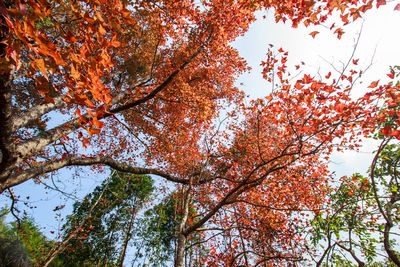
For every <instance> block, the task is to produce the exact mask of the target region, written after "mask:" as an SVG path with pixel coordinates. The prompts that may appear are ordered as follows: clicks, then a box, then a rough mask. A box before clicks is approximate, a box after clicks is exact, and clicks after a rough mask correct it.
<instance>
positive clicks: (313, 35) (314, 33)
mask: <svg viewBox="0 0 400 267" xmlns="http://www.w3.org/2000/svg"><path fill="white" fill-rule="evenodd" d="M318 33H319V32H318V31H313V32H312V33H310V35H311V36H312V38H315V35H317V34H318Z"/></svg>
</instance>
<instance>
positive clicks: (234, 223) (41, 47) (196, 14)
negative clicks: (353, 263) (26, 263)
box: [0, 0, 400, 266]
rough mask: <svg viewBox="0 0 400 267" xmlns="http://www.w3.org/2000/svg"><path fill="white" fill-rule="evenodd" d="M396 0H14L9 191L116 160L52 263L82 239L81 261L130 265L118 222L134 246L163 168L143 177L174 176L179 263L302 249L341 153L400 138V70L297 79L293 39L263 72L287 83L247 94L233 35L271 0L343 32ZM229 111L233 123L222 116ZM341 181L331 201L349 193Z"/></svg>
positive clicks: (4, 47) (4, 32)
mask: <svg viewBox="0 0 400 267" xmlns="http://www.w3.org/2000/svg"><path fill="white" fill-rule="evenodd" d="M383 4H385V1H382V0H378V1H376V2H375V1H372V0H361V1H355V0H340V1H337V0H322V1H318V2H316V1H297V0H293V1H278V0H272V1H250V0H229V1H226V0H212V1H190V0H183V1H134V0H112V1H104V0H86V1H64V0H56V1H47V0H36V1H34V0H27V1H22V0H15V1H1V2H0V16H1V31H0V58H1V64H0V152H1V153H0V193H3V192H4V191H5V190H7V191H8V192H9V194H10V195H11V196H12V197H13V198H14V195H13V194H12V190H11V189H10V188H12V187H13V186H16V185H19V184H21V183H24V182H26V181H28V180H31V179H35V180H36V181H38V182H40V181H41V180H44V179H46V178H47V177H48V175H49V174H53V173H56V172H57V171H58V170H60V169H62V168H65V167H72V166H91V169H92V170H93V171H95V172H96V171H99V170H101V169H102V168H104V166H109V167H111V168H113V169H114V170H115V171H114V172H113V174H112V175H111V176H110V180H107V181H106V182H104V183H103V184H102V185H101V186H100V187H98V188H96V190H95V191H94V192H93V193H92V194H91V195H88V196H87V197H86V198H85V199H84V200H83V202H81V203H77V204H76V205H75V209H74V214H73V215H71V217H69V224H66V225H65V229H64V230H65V233H66V235H65V239H64V241H62V242H61V243H60V244H58V245H57V246H54V248H53V249H52V250H51V251H50V253H49V254H48V257H47V258H46V259H45V264H46V265H47V264H48V263H49V262H50V261H51V260H53V259H54V257H55V256H56V254H58V253H59V252H61V248H62V249H64V248H67V247H68V244H67V243H68V242H75V241H76V242H78V243H80V244H74V245H72V249H77V247H82V248H85V249H87V251H85V253H84V256H83V257H82V259H83V260H90V259H88V258H85V257H87V255H89V254H90V255H91V256H93V257H92V258H93V259H96V260H97V262H101V260H99V259H98V258H96V257H97V256H99V257H103V258H102V260H103V261H106V262H108V261H114V262H115V264H120V265H122V263H123V260H124V255H125V252H124V251H125V250H124V249H122V252H121V251H118V253H117V251H116V250H115V248H114V247H115V243H113V242H118V240H119V239H114V238H112V235H113V233H119V237H122V236H124V237H125V239H124V238H122V239H121V240H124V241H123V244H124V245H123V246H122V248H123V247H125V248H126V244H125V242H126V243H128V242H129V240H130V239H131V237H132V235H133V234H134V233H133V232H132V231H133V229H134V226H133V221H134V218H135V216H136V214H137V212H138V210H139V209H140V208H142V206H143V203H145V200H146V199H147V198H148V197H149V195H150V193H151V192H152V190H153V187H152V186H153V185H152V182H151V181H150V180H149V179H150V178H148V177H147V176H139V175H150V174H151V175H154V176H157V177H160V178H161V179H164V180H166V181H169V182H172V183H173V184H174V186H175V188H176V193H175V194H173V198H172V199H173V200H171V203H175V204H174V209H175V210H174V212H171V211H168V212H167V211H165V212H167V213H168V214H169V215H171V214H174V220H175V224H174V225H173V227H172V226H171V227H169V228H171V229H169V230H170V231H172V232H173V238H172V239H168V240H173V241H174V243H175V244H174V245H175V248H174V249H175V251H174V261H175V265H176V266H183V265H184V264H185V261H187V259H188V255H189V254H188V253H189V252H190V251H191V253H192V252H193V251H194V250H195V249H198V251H196V252H193V253H192V254H190V255H197V256H196V257H197V258H196V260H193V261H189V263H188V264H189V265H190V264H192V265H193V264H195V263H196V262H198V261H200V259H201V260H202V261H206V262H207V264H209V265H229V266H233V265H235V266H239V265H262V264H265V265H266V264H267V263H269V262H273V263H282V262H296V261H301V260H303V256H302V255H303V254H304V253H305V251H306V250H307V246H306V242H307V241H306V240H305V239H304V235H303V233H302V232H301V231H300V229H301V228H304V227H306V226H309V220H308V219H307V218H306V216H303V215H304V211H307V212H315V211H318V210H320V209H322V208H323V207H324V204H325V203H326V197H327V195H328V194H330V189H329V186H328V178H329V177H330V175H331V174H330V172H329V170H328V167H327V164H328V159H329V155H330V154H331V153H332V151H333V150H334V149H338V150H343V149H348V148H350V149H352V148H356V147H358V146H359V145H360V142H361V140H360V137H361V136H368V135H370V134H371V133H373V132H374V131H375V130H376V129H378V131H379V130H380V134H381V135H382V136H384V137H387V138H392V139H393V138H397V139H400V130H398V127H399V125H400V121H399V116H398V112H399V111H397V109H396V107H397V105H398V102H399V93H398V92H399V90H398V89H399V85H398V83H396V82H395V81H396V78H397V76H398V73H399V69H398V68H397V69H396V68H393V69H392V71H391V72H390V73H389V74H388V76H389V78H390V79H392V80H393V82H391V83H388V84H386V85H379V81H376V82H373V83H372V84H370V86H369V89H370V90H369V91H368V92H367V93H365V95H363V96H361V97H360V98H353V97H352V96H351V89H352V87H353V84H354V83H353V81H354V80H356V79H357V78H358V77H359V76H360V75H361V71H356V70H354V69H351V68H352V67H353V66H355V65H357V60H354V59H353V60H352V61H351V64H350V65H351V66H350V67H349V68H347V66H346V68H344V69H343V71H342V73H341V74H340V76H339V77H337V78H336V79H334V80H332V79H329V77H330V74H328V75H327V76H325V79H323V77H321V78H318V77H317V76H312V75H310V74H304V75H303V76H301V77H300V76H299V77H298V79H297V80H292V79H290V78H289V73H288V71H287V65H286V62H287V57H288V52H286V51H284V50H283V49H282V48H280V49H279V50H277V51H273V49H272V48H270V49H269V50H268V51H267V59H265V61H262V62H261V65H262V66H263V76H264V78H265V79H266V80H267V81H271V77H272V76H273V77H275V75H276V76H277V77H278V78H277V79H278V81H277V82H278V84H279V88H276V90H274V91H273V92H271V93H270V94H268V95H267V96H266V97H265V98H263V99H257V100H253V101H247V99H246V96H245V95H244V93H243V92H242V91H240V90H239V89H238V88H236V87H235V85H234V84H235V81H236V78H237V77H238V75H240V74H241V73H243V72H245V71H246V70H248V66H247V65H246V62H245V60H244V59H243V58H241V57H240V55H239V53H238V51H237V50H236V49H235V48H234V47H233V46H232V42H233V41H234V40H235V39H236V38H237V37H239V36H241V35H243V34H244V33H245V32H246V31H247V30H248V28H249V25H250V24H251V22H253V21H254V20H255V12H256V11H259V10H265V9H273V10H274V12H275V13H274V14H275V19H276V21H289V22H290V23H291V24H292V26H293V27H297V26H298V25H299V24H304V25H305V26H309V25H319V24H325V23H326V21H327V19H328V18H329V17H330V16H332V14H340V20H341V21H338V22H336V25H335V24H333V25H329V26H328V28H330V30H331V31H332V32H333V34H335V35H337V37H338V38H339V39H340V38H341V36H342V34H343V33H344V30H343V29H342V27H343V25H345V24H348V23H350V22H352V21H354V20H357V19H358V18H360V17H361V16H362V14H363V13H365V12H367V11H368V10H369V9H371V8H373V7H374V6H376V7H379V6H380V5H383ZM316 34H317V32H313V33H312V36H313V37H315V35H316ZM349 62H350V61H349ZM348 65H349V64H348ZM382 99H383V101H381V100H382ZM381 102H384V104H382V103H381ZM221 116H225V117H226V123H224V124H223V125H221V124H218V123H217V118H221ZM378 154H379V153H378ZM375 163H376V161H375ZM123 173H126V174H123ZM371 173H372V174H371V175H372V176H373V173H374V169H373V168H372V170H371ZM378 175H381V174H378ZM117 176H118V177H119V178H118V177H117ZM121 177H124V178H123V179H122V178H121ZM137 177H139V178H137ZM140 177H142V178H140ZM354 177H357V176H354ZM136 178H137V179H138V180H137V181H135V179H136ZM65 179H68V178H65ZM360 179H361V178H360ZM361 180H362V181H363V179H361ZM361 180H360V181H361ZM136 182H137V183H136ZM145 182H146V183H145ZM392 184H393V182H392ZM392 184H391V185H390V187H389V188H391V189H389V191H390V190H392V191H391V192H392V194H391V197H393V199H394V201H397V194H394V193H393V192H394V191H393V185H392ZM396 186H397V185H396ZM342 189H343V188H340V190H339V191H338V194H336V195H333V196H334V197H333V200H337V199H338V201H339V200H340V201H342V200H341V197H340V194H341V192H342V191H341V190H342ZM117 191H118V192H117ZM375 191H376V190H375ZM346 192H347V191H346ZM347 193H348V192H347ZM360 194H364V193H363V192H361V193H360ZM374 197H375V200H376V203H377V205H378V207H379V209H380V210H381V214H382V216H383V217H384V218H385V220H386V225H389V226H385V227H392V226H390V225H391V221H390V220H391V219H390V218H391V217H390V216H389V215H388V213H387V211H386V212H385V211H384V208H383V207H387V206H388V205H389V204H390V203H391V202H390V201H389V202H388V203H386V202H385V203H381V202H379V197H378V196H377V195H376V194H375V196H374ZM357 201H358V200H357ZM379 203H381V204H379ZM390 205H391V204H390ZM334 208H335V206H334ZM350 208H351V207H350ZM109 211H110V212H111V213H107V212H109ZM153 212H154V213H153V215H151V214H152V213H151V212H150V213H148V215H149V216H150V218H149V219H148V220H150V221H151V220H154V219H155V218H156V219H157V220H163V216H165V215H163V214H164V213H163V212H164V211H162V209H161V211H153ZM346 212H347V211H346ZM116 214H118V217H119V218H121V220H119V219H118V218H117V217H116ZM128 217H129V218H128ZM89 220H90V221H89ZM164 226H165V227H167V226H166V225H165V224H163V227H164ZM76 227H77V228H76ZM321 227H322V226H321ZM324 227H325V226H324ZM341 227H342V226H341ZM75 228H76V229H75ZM87 228H89V230H92V231H93V234H92V235H87V236H86V237H90V238H91V241H94V240H95V241H96V245H97V246H99V247H88V246H86V245H85V242H89V241H85V240H86V239H85V238H86V237H82V238H81V239H80V240H79V239H75V238H74V239H73V237H74V236H76V233H75V231H76V230H77V231H85V229H86V230H87V231H89V230H88V229H87ZM167 228H168V227H167ZM322 228H323V227H322ZM322 228H321V229H322ZM321 229H320V230H318V231H320V233H322V232H323V230H321ZM150 230H151V229H150ZM150 230H149V231H150ZM153 230H154V229H153ZM150 232H151V231H150ZM328 234H331V233H330V232H329V233H328ZM163 238H165V237H163ZM168 240H167V241H168ZM164 241H166V240H163V242H164ZM170 242H171V241H170ZM385 242H386V241H385ZM387 242H389V241H387ZM167 243H168V242H164V243H163V246H164V247H165V248H167V247H168V244H167ZM338 246H339V244H338ZM108 248H110V250H108V251H102V249H104V250H107V249H108ZM120 248H121V247H120ZM89 250H91V251H89ZM82 251H83V250H82ZM388 251H390V249H389V250H388ZM100 254H101V255H100ZM206 254H207V258H205V257H204V255H206ZM389 254H390V253H389ZM392 254H393V253H392ZM393 255H394V256H393V257H392V256H391V257H390V258H391V260H392V261H394V262H396V261H395V260H393V259H395V258H396V255H395V253H394V254H393ZM190 259H194V258H193V257H192V258H190ZM96 260H95V261H96ZM103 264H107V263H103Z"/></svg>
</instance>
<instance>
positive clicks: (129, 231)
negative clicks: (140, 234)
mask: <svg viewBox="0 0 400 267" xmlns="http://www.w3.org/2000/svg"><path fill="white" fill-rule="evenodd" d="M138 211H139V209H138V208H134V209H133V211H132V217H131V218H130V220H129V223H128V229H127V230H126V235H125V239H124V245H123V247H122V252H121V254H120V256H119V259H118V262H119V264H118V266H119V267H122V266H123V264H124V259H125V255H126V249H127V247H128V242H129V240H131V237H132V228H133V222H134V221H135V217H136V214H137V213H138Z"/></svg>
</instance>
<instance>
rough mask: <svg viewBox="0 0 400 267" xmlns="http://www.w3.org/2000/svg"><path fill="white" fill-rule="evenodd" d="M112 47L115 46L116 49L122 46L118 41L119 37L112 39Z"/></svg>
mask: <svg viewBox="0 0 400 267" xmlns="http://www.w3.org/2000/svg"><path fill="white" fill-rule="evenodd" d="M111 45H112V46H114V47H119V46H120V45H121V43H120V42H118V41H117V37H116V36H114V37H113V38H112V39H111Z"/></svg>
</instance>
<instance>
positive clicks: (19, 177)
mask: <svg viewBox="0 0 400 267" xmlns="http://www.w3.org/2000/svg"><path fill="white" fill-rule="evenodd" d="M97 164H103V165H107V166H110V167H111V168H113V169H115V170H118V171H122V172H128V173H133V174H153V175H157V176H160V177H163V178H165V179H166V180H168V181H172V182H175V183H181V184H187V183H188V180H186V179H182V178H179V177H176V176H172V175H170V174H168V173H165V172H162V171H160V170H157V169H152V168H140V167H133V166H130V165H128V164H125V163H122V162H118V161H117V160H114V159H112V158H110V157H101V156H97V157H93V158H82V157H73V156H71V157H66V158H65V159H61V160H58V161H53V162H44V163H42V164H41V165H40V166H37V167H34V168H30V169H27V170H24V171H21V172H19V173H16V174H14V175H12V176H10V177H9V178H8V179H7V181H6V182H5V183H3V184H1V186H0V193H2V192H3V191H4V190H5V189H7V188H9V187H12V186H15V185H18V184H21V183H23V182H25V181H27V180H29V179H31V178H33V177H36V176H39V175H42V174H45V173H48V172H52V171H56V170H59V169H61V168H63V167H66V166H90V165H97Z"/></svg>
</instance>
